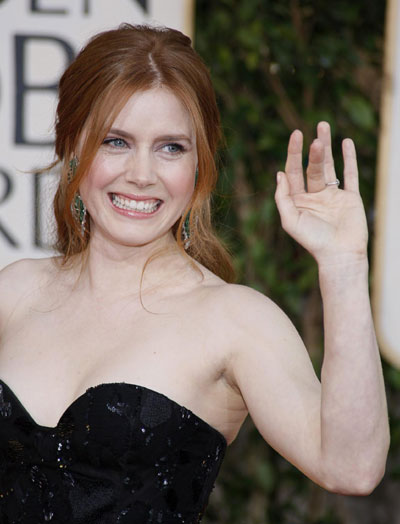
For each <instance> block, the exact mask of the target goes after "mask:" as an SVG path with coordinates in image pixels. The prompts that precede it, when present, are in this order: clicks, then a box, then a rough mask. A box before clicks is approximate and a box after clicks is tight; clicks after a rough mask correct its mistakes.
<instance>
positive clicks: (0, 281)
mask: <svg viewBox="0 0 400 524" xmlns="http://www.w3.org/2000/svg"><path fill="white" fill-rule="evenodd" d="M56 271H57V264H56V263H55V259H54V258H41V259H22V260H18V261H17V262H13V263H12V264H9V265H8V266H6V267H5V268H3V269H2V270H1V271H0V329H1V326H2V324H3V322H4V319H6V318H7V317H8V316H9V315H10V314H11V312H12V311H13V310H14V309H15V306H16V305H17V304H18V303H19V302H20V301H21V300H22V299H23V298H24V297H26V296H27V295H29V294H30V293H32V291H34V290H35V289H38V288H39V287H41V286H42V285H44V284H45V283H46V282H48V281H49V279H50V278H51V277H52V275H54V274H55V272H56Z"/></svg>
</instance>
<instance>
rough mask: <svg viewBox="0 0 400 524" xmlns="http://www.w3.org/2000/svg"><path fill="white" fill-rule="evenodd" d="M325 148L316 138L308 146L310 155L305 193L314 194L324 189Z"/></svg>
mask: <svg viewBox="0 0 400 524" xmlns="http://www.w3.org/2000/svg"><path fill="white" fill-rule="evenodd" d="M324 153H325V148H324V144H323V143H322V141H321V140H320V139H319V138H316V139H315V140H314V142H313V143H312V144H311V146H310V155H309V159H308V167H307V191H308V192H309V193H316V192H318V191H322V190H323V189H325V187H326V186H325V173H324V165H325V161H324V159H325V157H324Z"/></svg>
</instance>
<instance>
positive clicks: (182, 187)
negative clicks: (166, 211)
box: [164, 171, 194, 202]
mask: <svg viewBox="0 0 400 524" xmlns="http://www.w3.org/2000/svg"><path fill="white" fill-rule="evenodd" d="M164 183H165V186H166V188H167V191H168V192H169V193H170V195H173V196H174V197H175V198H179V199H181V200H184V201H185V202H187V201H188V200H189V199H190V197H191V196H192V193H193V191H194V174H193V175H188V172H187V171H185V173H182V175H180V176H176V177H172V178H169V179H166V180H165V181H164Z"/></svg>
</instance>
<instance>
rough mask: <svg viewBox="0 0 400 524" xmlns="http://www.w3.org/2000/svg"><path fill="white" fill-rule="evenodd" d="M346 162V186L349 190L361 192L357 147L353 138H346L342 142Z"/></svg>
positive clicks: (344, 171)
mask: <svg viewBox="0 0 400 524" xmlns="http://www.w3.org/2000/svg"><path fill="white" fill-rule="evenodd" d="M342 151H343V162H344V170H343V174H344V188H345V189H348V190H349V191H355V192H357V193H358V192H359V187H358V186H359V184H358V167H357V155H356V148H355V146H354V142H353V140H351V138H345V139H344V140H343V142H342Z"/></svg>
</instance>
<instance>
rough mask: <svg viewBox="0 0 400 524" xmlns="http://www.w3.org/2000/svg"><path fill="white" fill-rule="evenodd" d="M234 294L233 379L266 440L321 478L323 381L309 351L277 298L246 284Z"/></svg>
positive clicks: (304, 470)
mask: <svg viewBox="0 0 400 524" xmlns="http://www.w3.org/2000/svg"><path fill="white" fill-rule="evenodd" d="M233 293H235V294H236V295H237V296H236V299H235V300H231V301H230V303H231V304H234V305H233V306H232V307H233V308H236V309H237V310H236V311H232V312H231V314H233V316H234V317H235V340H236V348H235V351H234V354H233V357H232V361H231V370H230V372H231V376H232V380H233V382H234V383H235V384H236V385H237V387H238V388H239V389H240V392H241V394H242V397H243V399H244V402H245V404H246V406H247V409H248V411H249V414H250V416H251V418H252V420H253V421H254V423H255V425H256V427H257V428H258V430H259V431H260V433H261V435H262V436H263V438H264V439H265V440H266V441H267V442H268V443H269V444H270V445H271V446H272V447H273V448H274V449H276V450H277V451H278V452H279V453H280V454H281V455H283V456H284V457H285V458H286V459H287V460H289V461H290V462H292V463H293V464H294V465H296V466H297V467H298V468H299V469H300V470H302V471H303V472H304V473H306V474H307V475H308V476H309V477H311V478H312V479H313V480H316V481H318V477H319V467H320V462H319V458H320V438H321V432H320V407H321V384H320V382H319V380H318V378H317V376H316V374H315V372H314V369H313V366H312V363H311V360H310V358H309V355H308V353H307V350H306V348H305V347H304V344H303V342H302V340H301V338H300V336H299V334H298V333H297V331H296V329H295V327H294V326H293V324H292V323H291V321H290V320H289V319H288V317H287V316H286V315H285V314H284V313H283V312H282V310H281V309H279V308H278V307H277V306H276V305H275V304H274V303H273V302H272V301H270V300H269V299H268V298H266V297H265V296H264V295H261V294H260V293H258V292H256V291H253V290H251V289H250V288H245V287H242V286H235V289H234V290H233ZM238 305H240V310H239V307H238Z"/></svg>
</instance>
